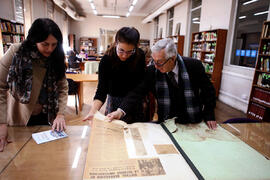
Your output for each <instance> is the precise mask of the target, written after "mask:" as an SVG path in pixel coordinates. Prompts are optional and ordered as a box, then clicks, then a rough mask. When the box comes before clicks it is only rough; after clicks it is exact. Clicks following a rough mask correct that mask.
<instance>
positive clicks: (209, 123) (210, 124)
mask: <svg viewBox="0 0 270 180" xmlns="http://www.w3.org/2000/svg"><path fill="white" fill-rule="evenodd" d="M206 124H207V126H208V128H209V129H216V128H217V121H206Z"/></svg>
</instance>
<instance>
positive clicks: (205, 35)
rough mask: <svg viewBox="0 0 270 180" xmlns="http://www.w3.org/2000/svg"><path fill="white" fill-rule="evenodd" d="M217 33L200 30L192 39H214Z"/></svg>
mask: <svg viewBox="0 0 270 180" xmlns="http://www.w3.org/2000/svg"><path fill="white" fill-rule="evenodd" d="M216 40H217V33H216V32H202V33H199V34H195V35H194V41H196V42H199V41H216Z"/></svg>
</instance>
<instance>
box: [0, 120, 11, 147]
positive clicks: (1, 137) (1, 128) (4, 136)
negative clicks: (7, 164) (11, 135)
mask: <svg viewBox="0 0 270 180" xmlns="http://www.w3.org/2000/svg"><path fill="white" fill-rule="evenodd" d="M8 143H11V141H9V140H8V129H7V124H0V152H3V151H4V148H5V146H6V145H7V144H8Z"/></svg>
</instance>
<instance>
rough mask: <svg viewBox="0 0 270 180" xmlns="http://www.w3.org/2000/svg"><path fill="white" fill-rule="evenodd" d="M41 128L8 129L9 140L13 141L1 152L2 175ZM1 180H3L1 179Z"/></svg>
mask: <svg viewBox="0 0 270 180" xmlns="http://www.w3.org/2000/svg"><path fill="white" fill-rule="evenodd" d="M39 128H40V127H37V126H35V127H25V128H22V127H12V128H8V135H9V137H8V139H9V140H11V141H12V143H9V144H8V146H6V147H5V149H4V151H3V152H0V173H1V172H2V171H3V170H4V169H5V168H6V167H7V165H8V164H9V163H10V162H11V161H12V159H13V158H14V157H15V156H16V155H17V153H18V152H19V151H20V150H21V149H22V148H23V147H24V145H25V144H27V142H28V141H29V140H30V139H31V136H32V133H34V132H37V130H38V129H39ZM0 179H1V178H0Z"/></svg>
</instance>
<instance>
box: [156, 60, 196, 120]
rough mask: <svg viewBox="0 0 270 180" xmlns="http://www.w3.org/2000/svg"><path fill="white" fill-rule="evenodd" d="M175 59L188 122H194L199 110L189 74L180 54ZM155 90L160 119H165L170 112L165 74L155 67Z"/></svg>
mask: <svg viewBox="0 0 270 180" xmlns="http://www.w3.org/2000/svg"><path fill="white" fill-rule="evenodd" d="M176 60H177V61H178V63H179V75H180V77H181V78H182V80H183V86H184V96H185V101H186V111H187V114H188V117H189V120H190V122H196V116H197V114H198V113H199V112H200V108H199V106H198V105H197V103H196V101H195V97H194V92H193V90H192V88H191V85H190V81H189V75H188V72H187V69H186V66H185V64H184V61H183V59H182V57H181V56H179V55H177V58H176ZM156 92H157V100H158V108H159V112H161V113H160V115H161V119H163V120H166V119H168V118H169V114H170V105H171V100H170V95H169V88H168V84H167V81H166V74H165V73H164V74H162V73H158V70H157V69H156Z"/></svg>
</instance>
